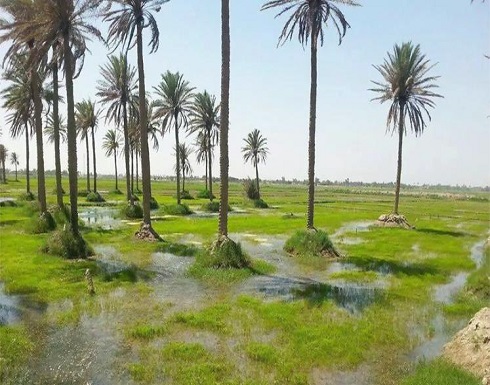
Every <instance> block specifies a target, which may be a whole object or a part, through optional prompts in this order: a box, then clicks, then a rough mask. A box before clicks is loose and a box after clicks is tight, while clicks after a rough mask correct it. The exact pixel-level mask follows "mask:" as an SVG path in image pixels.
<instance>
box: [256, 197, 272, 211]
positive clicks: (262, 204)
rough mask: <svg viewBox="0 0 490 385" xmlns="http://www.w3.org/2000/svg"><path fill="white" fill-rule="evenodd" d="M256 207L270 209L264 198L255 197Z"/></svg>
mask: <svg viewBox="0 0 490 385" xmlns="http://www.w3.org/2000/svg"><path fill="white" fill-rule="evenodd" d="M254 207H255V208H258V209H268V208H269V205H268V204H267V203H265V202H264V201H263V200H262V199H254Z"/></svg>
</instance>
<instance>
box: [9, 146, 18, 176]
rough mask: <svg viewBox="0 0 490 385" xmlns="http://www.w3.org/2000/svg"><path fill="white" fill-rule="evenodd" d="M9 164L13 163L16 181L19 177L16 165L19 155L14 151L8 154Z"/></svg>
mask: <svg viewBox="0 0 490 385" xmlns="http://www.w3.org/2000/svg"><path fill="white" fill-rule="evenodd" d="M10 164H12V165H14V167H15V181H16V182H18V181H19V179H18V178H17V166H18V165H19V156H18V155H17V153H16V152H13V153H11V154H10Z"/></svg>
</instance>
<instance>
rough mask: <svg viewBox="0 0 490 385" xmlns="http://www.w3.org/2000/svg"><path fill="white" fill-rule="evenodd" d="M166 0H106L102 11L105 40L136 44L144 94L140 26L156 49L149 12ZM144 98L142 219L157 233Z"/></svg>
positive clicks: (157, 35) (155, 32) (140, 91)
mask: <svg viewBox="0 0 490 385" xmlns="http://www.w3.org/2000/svg"><path fill="white" fill-rule="evenodd" d="M166 2H168V0H109V4H110V5H111V6H112V5H115V6H116V9H111V10H110V11H108V12H107V13H106V14H105V17H104V20H106V21H108V22H109V32H108V40H109V44H110V45H111V46H113V47H117V46H119V45H122V46H123V47H124V48H125V49H126V50H130V49H132V48H133V47H134V46H136V51H137V58H138V94H139V95H146V88H145V66H144V61H143V29H145V28H149V29H150V33H151V35H150V43H149V46H150V53H154V52H156V51H157V50H158V45H159V42H160V32H159V30H158V25H157V22H156V19H155V17H154V16H153V12H159V11H160V9H161V6H162V5H163V4H164V3H166ZM145 109H146V103H145V98H144V97H141V98H140V102H139V116H140V117H141V118H140V125H141V129H140V134H141V166H142V167H141V168H142V179H143V222H144V224H145V225H146V227H147V229H148V231H149V232H150V233H151V234H152V235H153V236H155V237H158V236H157V234H156V233H155V231H154V230H153V228H152V227H151V217H150V199H151V172H150V151H149V148H148V133H147V123H146V119H147V114H146V111H145Z"/></svg>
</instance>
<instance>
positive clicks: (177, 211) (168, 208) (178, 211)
mask: <svg viewBox="0 0 490 385" xmlns="http://www.w3.org/2000/svg"><path fill="white" fill-rule="evenodd" d="M163 211H164V212H165V214H167V215H190V214H192V210H191V209H190V208H189V206H187V205H186V204H183V205H178V204H173V205H164V206H163Z"/></svg>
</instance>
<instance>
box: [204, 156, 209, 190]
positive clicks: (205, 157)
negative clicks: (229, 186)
mask: <svg viewBox="0 0 490 385" xmlns="http://www.w3.org/2000/svg"><path fill="white" fill-rule="evenodd" d="M204 162H205V164H206V167H205V168H206V179H205V182H206V190H208V191H209V188H208V150H206V152H205V154H204Z"/></svg>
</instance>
